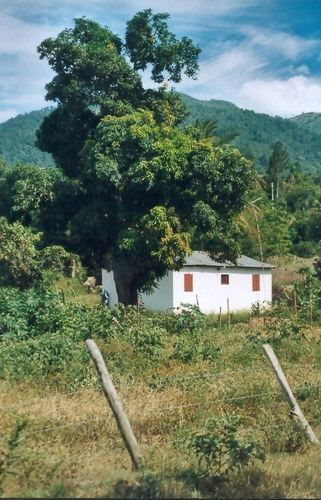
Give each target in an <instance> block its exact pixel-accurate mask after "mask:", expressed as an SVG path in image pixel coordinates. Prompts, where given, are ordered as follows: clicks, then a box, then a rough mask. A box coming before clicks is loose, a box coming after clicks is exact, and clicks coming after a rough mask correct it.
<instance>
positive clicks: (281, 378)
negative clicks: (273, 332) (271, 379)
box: [263, 344, 320, 444]
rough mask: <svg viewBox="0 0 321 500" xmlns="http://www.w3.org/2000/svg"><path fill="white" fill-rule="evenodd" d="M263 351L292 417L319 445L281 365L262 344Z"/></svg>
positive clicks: (271, 350) (268, 347) (269, 347)
mask: <svg viewBox="0 0 321 500" xmlns="http://www.w3.org/2000/svg"><path fill="white" fill-rule="evenodd" d="M263 350H264V353H265V355H266V356H267V358H268V360H269V362H270V363H271V365H272V368H273V370H274V372H275V375H276V377H277V379H278V382H279V384H280V386H281V389H282V391H283V393H284V395H285V398H286V400H287V402H288V403H289V405H290V407H291V410H292V415H293V416H294V417H295V418H296V419H297V420H298V421H299V422H300V424H301V425H302V426H303V428H304V429H305V431H306V433H307V435H308V437H309V439H310V441H311V442H312V443H315V444H320V442H319V440H318V438H317V437H316V436H315V434H314V432H313V430H312V429H311V427H310V425H309V423H308V421H307V419H306V418H305V416H304V415H303V413H302V411H301V409H300V407H299V405H298V403H297V400H296V399H295V397H294V395H293V392H292V391H291V388H290V386H289V384H288V382H287V380H286V378H285V375H284V373H283V370H282V368H281V365H280V363H279V361H278V359H277V357H276V355H275V354H274V351H273V349H272V347H271V346H270V345H269V344H264V345H263Z"/></svg>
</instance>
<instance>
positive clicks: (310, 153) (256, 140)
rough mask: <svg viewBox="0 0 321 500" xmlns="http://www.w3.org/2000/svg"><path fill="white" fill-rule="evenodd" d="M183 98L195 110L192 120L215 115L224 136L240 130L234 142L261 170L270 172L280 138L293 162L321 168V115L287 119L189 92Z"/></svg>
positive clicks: (316, 169) (311, 168)
mask: <svg viewBox="0 0 321 500" xmlns="http://www.w3.org/2000/svg"><path fill="white" fill-rule="evenodd" d="M182 98H183V100H184V102H185V103H186V105H187V106H188V108H189V109H190V111H191V114H190V117H189V121H195V120H196V119H199V120H205V119H208V118H212V119H215V120H217V131H218V133H219V134H220V135H224V134H226V133H229V132H235V133H237V134H238V135H237V136H236V138H235V139H234V141H233V144H234V145H235V146H236V147H237V148H238V149H239V150H240V151H241V153H242V154H244V155H245V156H247V157H249V158H251V159H253V160H254V162H255V164H256V166H257V170H258V171H259V172H260V173H263V172H265V171H266V169H267V167H268V162H269V157H270V155H271V154H272V151H273V147H274V145H275V143H276V142H277V141H281V142H282V144H283V145H284V147H285V148H286V149H287V151H288V153H289V156H290V160H291V162H292V163H298V164H299V165H300V167H301V168H302V170H303V171H306V172H312V173H313V172H319V171H320V169H321V114H319V113H307V114H303V115H300V116H298V117H295V118H291V119H284V118H279V117H272V116H269V115H266V114H263V113H255V112H254V111H249V110H244V109H240V108H238V107H237V106H235V105H234V104H232V103H230V102H227V101H216V100H215V99H211V100H210V101H200V100H198V99H194V98H192V97H189V96H187V95H185V94H182ZM310 115H313V117H311V116H310ZM306 117H307V118H306Z"/></svg>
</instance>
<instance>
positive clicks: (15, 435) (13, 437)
mask: <svg viewBox="0 0 321 500" xmlns="http://www.w3.org/2000/svg"><path fill="white" fill-rule="evenodd" d="M26 425H27V421H26V420H22V421H21V422H19V423H18V424H17V425H16V427H15V428H14V429H13V430H12V431H11V434H10V436H9V438H8V442H7V449H6V450H5V449H3V450H2V451H1V452H0V453H1V454H0V493H2V492H3V489H2V484H3V481H4V479H5V478H6V476H7V475H8V474H11V475H15V473H16V472H15V470H14V468H13V467H12V466H13V465H14V463H15V462H16V461H17V460H19V458H20V453H19V445H20V443H21V441H22V440H23V439H24V438H23V437H21V436H20V434H21V432H22V431H23V429H24V428H25V427H26Z"/></svg>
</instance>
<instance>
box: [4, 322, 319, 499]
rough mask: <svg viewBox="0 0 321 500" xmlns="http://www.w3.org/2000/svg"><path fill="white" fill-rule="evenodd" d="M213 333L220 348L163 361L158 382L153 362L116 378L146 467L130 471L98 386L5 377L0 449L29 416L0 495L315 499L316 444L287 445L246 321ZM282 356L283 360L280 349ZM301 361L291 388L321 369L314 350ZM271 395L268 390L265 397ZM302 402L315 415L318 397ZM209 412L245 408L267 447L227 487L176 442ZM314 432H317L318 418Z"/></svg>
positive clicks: (284, 417) (285, 425) (280, 406)
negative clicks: (213, 353)
mask: <svg viewBox="0 0 321 500" xmlns="http://www.w3.org/2000/svg"><path fill="white" fill-rule="evenodd" d="M212 335H213V339H214V338H215V342H221V344H222V345H223V346H225V347H224V348H223V350H222V356H221V358H220V359H219V360H218V361H217V362H216V363H205V362H202V363H199V364H197V365H184V364H182V363H177V362H176V363H174V364H173V371H171V372H170V373H167V374H166V375H167V377H165V378H163V379H162V380H161V377H162V376H164V372H165V370H164V366H161V367H160V368H159V369H158V373H157V370H155V371H156V373H157V375H156V381H157V380H158V382H157V383H155V377H152V371H151V369H149V371H148V370H147V371H146V374H145V377H143V376H141V377H139V380H137V381H134V380H126V379H125V378H124V377H117V381H116V382H115V383H116V386H117V388H118V391H119V395H120V397H121V400H122V401H123V405H124V408H125V411H126V412H127V414H128V416H129V419H130V421H131V423H132V426H133V429H134V432H135V434H136V436H137V439H138V442H139V443H140V444H141V445H142V451H143V454H144V457H145V461H146V464H147V466H148V469H149V470H150V471H151V472H149V473H148V472H135V471H133V470H132V465H131V462H130V459H129V456H128V454H127V452H126V450H125V449H124V446H123V443H122V441H121V438H120V436H119V432H118V430H117V427H116V424H115V422H114V419H113V417H112V415H111V411H110V409H109V407H108V405H107V402H106V400H105V398H104V396H103V394H102V392H101V390H100V388H99V385H98V383H97V384H89V385H87V386H86V387H84V388H82V389H80V390H79V391H76V392H75V393H73V394H59V393H58V394H53V393H52V391H51V390H50V389H46V388H45V387H42V388H41V387H32V386H29V385H28V384H25V385H21V384H20V385H16V386H14V387H12V386H10V385H8V384H7V383H2V387H1V389H2V396H1V401H0V405H1V407H2V412H1V413H2V416H1V417H2V418H1V435H2V441H1V443H2V444H3V446H4V448H5V449H7V439H6V436H8V435H9V434H10V432H11V431H12V429H14V427H15V425H16V424H17V423H18V422H20V421H22V420H27V427H26V429H25V430H24V431H23V433H22V435H23V436H24V437H25V439H24V440H23V441H22V442H21V443H20V444H19V446H18V448H17V449H18V450H20V452H19V453H20V457H18V458H17V460H15V462H14V463H13V465H12V470H13V471H15V472H16V475H15V476H12V475H11V474H6V475H5V478H4V481H3V484H2V488H3V495H4V496H5V497H21V496H29V497H39V496H60V497H61V496H69V497H76V498H81V497H84V498H85V497H102V496H113V497H115V496H118V497H124V496H126V497H129V496H134V497H137V495H138V494H144V495H145V496H151V497H153V496H162V497H184V498H186V497H191V498H192V497H206V496H210V497H219V498H222V496H227V497H229V498H249V497H252V498H253V497H255V498H264V497H265V498H267V497H269V498H271V497H272V498H281V497H282V498H319V496H320V491H321V474H320V472H321V470H320V468H321V462H320V460H319V455H320V448H319V447H315V446H306V447H305V448H304V447H302V446H299V444H300V443H294V445H293V443H292V444H291V443H290V444H289V442H290V441H289V436H290V434H291V425H292V424H291V421H290V420H289V419H288V411H289V409H288V407H287V404H286V403H285V402H284V399H283V397H282V395H281V394H280V392H278V385H277V383H276V381H275V379H274V376H273V374H272V372H271V371H270V369H269V367H268V364H267V362H266V360H265V358H264V356H263V354H262V352H261V351H260V350H256V351H255V350H254V351H253V348H252V347H251V348H250V351H249V350H248V349H249V346H248V345H247V344H246V343H245V344H244V338H245V337H246V335H247V328H245V329H244V328H243V330H242V329H236V330H234V331H233V330H231V331H227V330H225V331H222V332H220V331H218V330H216V331H215V332H213V333H212ZM251 349H252V351H251ZM280 356H281V359H280V360H281V362H284V361H285V359H286V358H285V353H284V352H280ZM247 360H248V361H247ZM303 361H304V362H305V363H307V366H300V367H299V370H298V369H297V368H296V367H295V366H292V367H291V366H289V367H288V368H287V372H286V373H287V375H288V378H289V381H290V383H291V384H292V386H293V387H294V388H296V389H297V388H298V387H300V386H301V385H302V382H306V381H308V382H309V383H310V384H311V385H312V384H313V383H315V381H316V380H317V379H320V377H319V374H320V370H319V369H318V368H314V367H312V366H311V364H312V362H315V358H314V356H313V353H311V352H310V354H309V355H307V354H305V357H304V358H302V359H301V360H300V363H301V364H302V363H303ZM93 374H94V371H93ZM202 374H204V375H203V376H202ZM168 375H170V377H169V376H168ZM152 382H153V383H152ZM270 392H272V393H274V392H275V394H272V395H269V394H267V393H270ZM248 395H257V396H255V397H251V398H247V396H248ZM311 397H312V396H311ZM300 404H302V408H303V410H304V411H305V412H306V414H307V417H308V418H309V419H311V418H312V415H313V412H314V413H315V414H316V413H317V408H318V406H317V403H315V404H316V406H313V404H314V403H313V404H312V403H310V401H309V399H307V400H302V401H301V402H300ZM213 414H215V415H220V416H224V415H226V414H239V415H243V416H244V417H245V420H244V429H245V430H246V429H247V428H250V429H251V428H252V430H250V433H249V436H252V437H256V438H258V439H259V440H260V442H261V443H263V444H264V446H265V447H266V449H267V460H266V462H265V463H264V464H261V465H260V466H258V465H256V466H254V467H251V468H249V469H247V470H246V471H244V472H242V473H241V474H239V475H236V476H232V478H231V481H230V483H229V484H226V485H220V486H219V488H218V486H217V485H216V484H215V483H212V482H211V481H209V480H205V479H204V480H202V481H201V482H199V480H196V476H195V472H194V471H195V468H196V463H195V458H194V457H193V456H191V455H190V453H188V452H187V450H186V449H185V448H184V446H183V444H182V443H181V442H179V440H180V439H181V437H180V436H181V432H182V431H183V430H184V429H186V428H188V429H195V430H197V429H199V428H200V426H201V425H202V423H203V422H204V421H205V419H206V418H207V417H208V416H210V415H213ZM319 421H320V420H319ZM273 425H275V426H276V427H271V426H273ZM253 427H266V429H263V430H257V431H256V430H255V429H253ZM315 432H316V434H317V435H319V436H320V434H321V428H320V424H318V426H316V427H315ZM292 437H293V436H292ZM176 441H178V444H175V442H176ZM292 445H293V449H291V446H292ZM296 445H297V449H295V446H296ZM18 455H19V454H18ZM8 472H9V469H8ZM10 472H11V471H10ZM142 492H143V493H142Z"/></svg>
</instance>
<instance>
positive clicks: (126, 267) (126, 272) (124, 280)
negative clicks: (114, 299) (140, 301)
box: [112, 257, 137, 306]
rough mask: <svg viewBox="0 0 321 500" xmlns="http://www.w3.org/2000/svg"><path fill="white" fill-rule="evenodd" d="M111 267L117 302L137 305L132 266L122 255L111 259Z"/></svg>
mask: <svg viewBox="0 0 321 500" xmlns="http://www.w3.org/2000/svg"><path fill="white" fill-rule="evenodd" d="M112 268H113V271H114V279H115V284H116V290H117V295H118V302H120V303H121V304H124V305H125V306H129V305H132V306H136V305H137V288H136V282H135V277H134V272H133V266H132V265H130V264H129V262H128V261H127V260H126V259H125V258H123V257H117V258H115V259H113V262H112Z"/></svg>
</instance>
